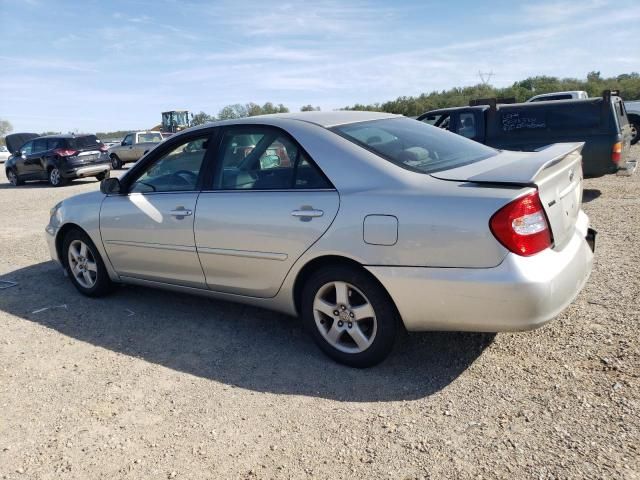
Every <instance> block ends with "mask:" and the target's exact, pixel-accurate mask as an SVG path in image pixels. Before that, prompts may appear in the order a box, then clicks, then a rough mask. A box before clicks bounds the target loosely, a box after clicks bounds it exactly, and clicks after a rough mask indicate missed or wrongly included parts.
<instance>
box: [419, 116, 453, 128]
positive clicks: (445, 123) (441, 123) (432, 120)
mask: <svg viewBox="0 0 640 480" xmlns="http://www.w3.org/2000/svg"><path fill="white" fill-rule="evenodd" d="M422 122H424V123H428V124H429V125H433V126H434V127H440V128H444V129H445V130H448V129H449V122H450V116H449V114H448V113H434V114H433V115H428V116H426V117H424V118H423V119H422Z"/></svg>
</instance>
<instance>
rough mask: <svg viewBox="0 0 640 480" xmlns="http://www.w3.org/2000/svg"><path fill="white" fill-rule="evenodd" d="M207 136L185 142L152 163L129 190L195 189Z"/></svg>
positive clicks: (204, 152) (143, 191)
mask: <svg viewBox="0 0 640 480" xmlns="http://www.w3.org/2000/svg"><path fill="white" fill-rule="evenodd" d="M208 138H209V137H208V136H206V137H200V138H196V139H191V140H188V141H185V142H183V143H181V144H180V145H178V146H177V147H175V148H173V149H172V150H171V151H170V152H168V153H165V154H164V155H162V156H161V157H160V158H159V159H158V160H156V161H155V162H153V163H152V164H151V165H150V166H148V167H147V169H146V170H145V171H144V173H142V175H140V176H139V177H138V179H137V180H136V181H135V182H134V183H133V184H132V186H131V189H130V192H138V193H147V192H183V191H193V190H195V189H196V187H197V184H198V176H199V174H200V168H201V167H202V162H203V160H204V156H205V154H206V152H207V143H208V142H207V141H208Z"/></svg>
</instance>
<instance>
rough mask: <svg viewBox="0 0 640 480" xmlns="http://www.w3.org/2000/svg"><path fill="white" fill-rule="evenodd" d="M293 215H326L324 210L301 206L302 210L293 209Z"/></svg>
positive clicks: (310, 216) (312, 216) (311, 216)
mask: <svg viewBox="0 0 640 480" xmlns="http://www.w3.org/2000/svg"><path fill="white" fill-rule="evenodd" d="M291 215H292V216H294V217H302V218H305V217H307V218H314V217H321V216H322V215H324V211H322V210H316V209H314V208H301V209H300V210H294V211H292V212H291Z"/></svg>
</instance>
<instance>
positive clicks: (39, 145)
mask: <svg viewBox="0 0 640 480" xmlns="http://www.w3.org/2000/svg"><path fill="white" fill-rule="evenodd" d="M46 151H47V139H46V138H38V139H37V140H34V141H33V149H32V150H31V153H40V152H46Z"/></svg>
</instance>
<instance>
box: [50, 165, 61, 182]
mask: <svg viewBox="0 0 640 480" xmlns="http://www.w3.org/2000/svg"><path fill="white" fill-rule="evenodd" d="M49 181H50V182H51V185H58V184H59V183H60V170H58V169H57V168H54V169H52V170H51V172H49Z"/></svg>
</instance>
